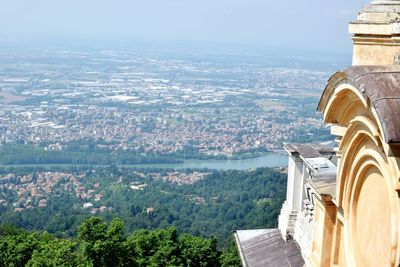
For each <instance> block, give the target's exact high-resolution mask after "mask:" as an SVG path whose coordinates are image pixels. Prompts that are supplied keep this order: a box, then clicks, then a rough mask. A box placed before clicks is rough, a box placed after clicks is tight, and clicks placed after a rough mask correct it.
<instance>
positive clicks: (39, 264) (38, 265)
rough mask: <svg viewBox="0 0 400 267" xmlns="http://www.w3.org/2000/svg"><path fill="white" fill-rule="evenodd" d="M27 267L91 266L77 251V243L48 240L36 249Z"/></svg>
mask: <svg viewBox="0 0 400 267" xmlns="http://www.w3.org/2000/svg"><path fill="white" fill-rule="evenodd" d="M26 266H29V267H55V266H57V267H58V266H62V267H75V266H78V267H90V266H93V265H92V264H91V263H90V262H89V261H87V260H86V259H85V258H84V256H83V255H82V254H80V253H79V252H78V251H77V243H75V242H72V241H69V240H65V239H64V240H50V241H49V242H45V243H43V244H42V245H41V246H40V248H39V249H36V250H35V251H34V252H33V254H32V258H31V259H30V260H29V261H28V263H27V265H26Z"/></svg>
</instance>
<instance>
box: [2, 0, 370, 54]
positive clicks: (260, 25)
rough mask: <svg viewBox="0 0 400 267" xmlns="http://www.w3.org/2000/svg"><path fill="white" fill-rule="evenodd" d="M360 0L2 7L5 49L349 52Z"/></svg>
mask: <svg viewBox="0 0 400 267" xmlns="http://www.w3.org/2000/svg"><path fill="white" fill-rule="evenodd" d="M368 2H369V1H367V0H356V1H346V0H339V1H318V0H309V1H299V0H295V1H293V0H281V1H265V0H250V1H249V0H218V1H215V0H203V1H194V0H189V1H183V0H169V1H165V0H150V1H137V0H134V1H129V0H116V1H105V0H88V1H79V0H72V1H71V0H60V1H52V0H38V1H28V0H17V1H4V0H3V1H1V10H0V36H1V37H0V39H1V40H2V42H4V43H5V44H7V43H11V44H18V45H33V44H35V43H41V44H45V45H52V44H63V43H71V44H82V43H88V44H97V45H101V44H102V43H103V44H120V43H128V44H131V43H145V44H146V43H155V42H158V43H162V44H164V43H167V44H177V43H183V44H191V45H199V46H201V45H202V44H204V43H212V44H219V45H223V46H227V47H230V46H234V45H248V46H258V47H262V48H264V49H268V48H277V47H279V48H286V49H287V50H289V51H290V49H292V50H293V49H294V50H315V49H317V50H319V51H322V52H331V53H333V52H338V53H350V51H351V41H350V38H349V35H348V33H347V23H348V22H349V21H352V20H354V19H355V17H356V14H357V11H358V10H360V9H361V7H362V6H363V5H365V4H366V3H368Z"/></svg>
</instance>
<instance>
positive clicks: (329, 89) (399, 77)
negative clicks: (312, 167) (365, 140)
mask: <svg viewBox="0 0 400 267" xmlns="http://www.w3.org/2000/svg"><path fill="white" fill-rule="evenodd" d="M342 82H346V83H350V84H351V85H353V86H354V87H355V88H357V89H358V90H359V92H360V93H361V95H363V97H364V98H365V100H366V101H367V102H368V103H371V106H372V107H373V108H374V109H375V111H376V114H377V115H378V119H379V121H380V123H381V126H382V129H383V132H384V133H383V134H384V137H385V141H386V142H387V143H389V144H393V143H400V66H354V67H351V68H348V69H346V70H344V71H340V72H337V73H335V74H334V75H333V76H332V77H331V78H330V79H329V81H328V85H327V86H326V88H325V90H324V92H323V94H322V97H321V100H320V102H319V105H318V110H320V111H323V109H324V108H325V105H326V103H327V101H328V100H329V98H330V97H331V96H332V94H333V92H334V89H335V88H336V86H337V85H338V84H339V83H342Z"/></svg>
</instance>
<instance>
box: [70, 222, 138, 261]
mask: <svg viewBox="0 0 400 267" xmlns="http://www.w3.org/2000/svg"><path fill="white" fill-rule="evenodd" d="M78 240H79V241H80V242H81V246H82V250H83V252H84V255H85V256H86V257H87V258H88V259H89V260H90V261H91V262H92V263H93V265H94V266H96V267H97V266H128V265H129V266H133V262H132V261H131V259H132V258H133V255H129V249H128V248H127V246H126V242H125V234H124V224H123V222H122V221H121V220H120V219H113V220H112V222H111V223H110V224H109V225H108V224H107V223H105V222H103V221H102V219H100V218H98V217H91V218H89V219H87V220H86V221H84V222H83V223H82V224H81V225H80V226H79V227H78Z"/></svg>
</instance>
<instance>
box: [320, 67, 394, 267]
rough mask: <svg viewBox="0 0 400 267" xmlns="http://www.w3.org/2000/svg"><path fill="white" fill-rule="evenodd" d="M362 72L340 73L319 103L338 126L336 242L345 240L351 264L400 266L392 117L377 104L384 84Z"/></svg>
mask: <svg viewBox="0 0 400 267" xmlns="http://www.w3.org/2000/svg"><path fill="white" fill-rule="evenodd" d="M351 71H352V70H351ZM351 71H349V73H351ZM352 75H354V73H353V74H352ZM377 75H378V74H377ZM364 76H365V75H364ZM364 76H357V75H354V77H355V78H354V77H349V76H346V73H344V72H340V73H337V74H336V75H334V76H333V77H332V78H331V80H330V81H329V83H328V86H327V87H326V89H325V91H324V93H323V95H322V98H321V100H320V104H319V109H320V110H321V111H323V113H324V121H325V122H326V123H330V124H332V127H334V128H335V127H337V128H339V129H340V131H336V133H337V135H338V139H337V140H338V143H339V146H338V148H337V155H338V158H339V160H338V169H337V178H336V182H337V183H336V198H335V203H336V205H337V209H338V211H340V212H341V213H342V214H341V215H340V216H339V215H338V218H340V219H338V220H340V223H341V224H342V225H343V234H344V235H343V243H341V244H339V243H338V244H339V246H344V250H343V251H344V254H345V261H346V264H347V266H397V265H398V263H399V255H400V250H399V248H400V239H399V222H400V207H399V203H400V202H399V195H398V193H397V191H396V190H398V189H399V186H398V185H399V177H400V175H399V173H400V171H399V162H400V161H399V158H398V157H396V156H394V155H395V154H396V153H393V151H392V145H391V144H389V143H388V140H394V139H393V138H391V137H390V136H389V135H387V133H388V125H387V122H388V121H389V122H390V118H384V117H383V116H382V110H376V109H375V107H376V104H374V103H376V101H379V99H380V98H379V97H378V96H377V93H376V92H377V90H379V88H380V86H379V85H378V84H373V85H372V87H370V88H366V85H365V84H362V83H360V84H358V83H357V79H359V77H364ZM375 80H378V79H375ZM373 87H375V88H373ZM366 89H367V90H366ZM370 96H371V97H370ZM391 115H392V114H391ZM384 124H386V125H384ZM389 133H390V132H389ZM385 135H386V136H385ZM339 232H340V231H339ZM338 239H340V238H339V237H337V238H336V239H335V240H338ZM335 242H337V241H335ZM333 247H334V248H335V247H336V246H335V244H333ZM336 249H337V248H336ZM375 255H380V256H379V257H376V256H375Z"/></svg>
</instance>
